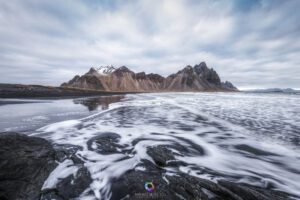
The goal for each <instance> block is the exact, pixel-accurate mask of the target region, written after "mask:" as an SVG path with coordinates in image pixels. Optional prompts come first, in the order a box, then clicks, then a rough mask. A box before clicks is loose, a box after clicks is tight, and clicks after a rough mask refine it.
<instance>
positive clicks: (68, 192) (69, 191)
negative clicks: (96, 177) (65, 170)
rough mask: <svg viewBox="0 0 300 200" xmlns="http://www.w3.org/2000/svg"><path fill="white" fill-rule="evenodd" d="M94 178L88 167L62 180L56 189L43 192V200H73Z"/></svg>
mask: <svg viewBox="0 0 300 200" xmlns="http://www.w3.org/2000/svg"><path fill="white" fill-rule="evenodd" d="M92 181H93V180H92V178H91V175H90V173H89V171H88V170H87V168H86V167H83V166H82V167H81V168H79V169H78V171H77V173H76V175H75V176H74V175H70V176H68V177H67V178H65V179H63V180H61V181H60V182H59V183H58V184H57V185H56V188H55V189H49V190H46V191H43V195H42V196H41V200H51V199H63V200H67V199H73V198H76V197H79V196H80V194H81V193H82V192H83V191H84V190H85V189H86V188H87V187H88V186H89V185H90V184H91V183H92Z"/></svg>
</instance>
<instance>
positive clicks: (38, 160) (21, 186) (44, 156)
mask: <svg viewBox="0 0 300 200" xmlns="http://www.w3.org/2000/svg"><path fill="white" fill-rule="evenodd" d="M56 166H57V164H56V162H55V151H54V149H53V147H52V146H51V144H50V143H49V142H48V141H46V140H45V139H41V138H36V137H28V136H26V135H21V134H18V133H1V134H0V199H1V200H14V199H24V200H26V199H28V200H29V199H30V200H32V199H38V198H39V195H40V190H41V188H42V185H43V183H44V181H45V180H46V178H47V177H48V175H49V174H50V173H51V171H52V170H54V169H55V167H56Z"/></svg>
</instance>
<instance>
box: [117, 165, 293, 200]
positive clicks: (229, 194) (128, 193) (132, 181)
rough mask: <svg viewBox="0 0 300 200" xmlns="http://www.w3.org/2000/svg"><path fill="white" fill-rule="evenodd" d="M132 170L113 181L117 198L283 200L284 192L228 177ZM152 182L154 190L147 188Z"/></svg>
mask: <svg viewBox="0 0 300 200" xmlns="http://www.w3.org/2000/svg"><path fill="white" fill-rule="evenodd" d="M154 169H155V168H152V171H150V172H149V171H148V170H147V171H134V170H132V171H129V172H127V173H126V174H125V175H123V176H122V177H121V178H119V179H118V180H115V181H114V182H113V184H112V198H111V199H113V200H117V199H162V200H166V199H170V200H176V199H178V200H180V199H187V200H193V199H201V200H208V199H210V200H211V199H213V200H221V199H225V200H233V199H234V200H269V199H272V200H284V199H288V198H287V196H286V194H285V193H282V192H277V191H270V190H267V189H262V188H256V187H253V186H249V185H244V184H236V183H231V182H226V181H221V182H219V183H214V182H212V181H209V180H205V179H201V178H197V177H193V176H190V175H188V174H176V175H172V176H169V175H166V174H165V173H164V170H159V169H157V170H156V171H153V170H154ZM145 182H152V183H153V184H154V186H155V190H154V192H148V191H147V190H146V189H145Z"/></svg>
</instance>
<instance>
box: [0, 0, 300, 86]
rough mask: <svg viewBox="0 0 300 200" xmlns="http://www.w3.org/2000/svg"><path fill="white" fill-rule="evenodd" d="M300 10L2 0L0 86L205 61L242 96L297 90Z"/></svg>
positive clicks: (184, 1)
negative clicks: (249, 91) (107, 69)
mask: <svg viewBox="0 0 300 200" xmlns="http://www.w3.org/2000/svg"><path fill="white" fill-rule="evenodd" d="M299 8H300V0H207V1H200V0H140V1H137V0H131V1H130V0H129V1H126V0H114V1H113V0H103V1H101V0H98V1H96V0H95V1H92V0H82V1H71V0H70V1H67V0H65V1H62V0H48V1H40V0H26V1H24V0H7V1H5V0H1V1H0V82H2V83H3V82H4V83H26V84H29V83H30V84H46V85H59V84H61V83H62V82H64V81H67V80H69V79H71V78H72V77H73V76H74V75H76V74H83V73H85V72H86V71H87V70H88V69H89V68H90V67H92V66H94V67H97V66H101V65H114V66H121V65H126V66H128V67H129V68H130V69H132V70H133V71H135V72H139V71H145V72H146V73H150V72H154V73H159V74H161V75H164V76H166V75H169V74H171V73H174V72H177V71H178V70H180V69H181V68H183V67H185V66H186V65H195V64H197V63H200V62H201V61H205V62H206V63H207V65H208V66H209V67H212V68H214V69H215V70H216V71H217V72H218V73H219V75H220V76H221V79H222V80H224V81H225V80H229V81H231V82H232V83H233V84H234V85H236V86H237V87H239V88H242V89H244V88H268V87H283V88H286V87H292V88H300V40H299V39H300V38H299V36H300V12H299Z"/></svg>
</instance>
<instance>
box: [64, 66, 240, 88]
mask: <svg viewBox="0 0 300 200" xmlns="http://www.w3.org/2000/svg"><path fill="white" fill-rule="evenodd" d="M61 86H63V87H75V88H84V89H95V90H104V91H122V92H164V91H165V92H167V91H174V92H183V91H238V89H237V88H236V87H234V86H233V84H232V83H230V82H228V81H226V82H221V79H220V77H219V75H218V73H217V72H216V71H215V70H214V69H212V68H208V67H207V65H206V63H205V62H201V63H200V64H198V65H195V66H194V67H192V66H190V65H188V66H186V67H185V68H183V69H182V70H180V71H178V72H177V73H175V74H171V75H170V76H168V77H163V76H161V75H159V74H153V73H151V74H146V73H145V72H139V73H135V72H133V71H131V70H130V69H128V68H127V67H125V66H122V67H119V68H117V69H116V68H114V67H113V66H107V67H100V68H97V69H95V68H91V69H90V70H89V71H88V72H87V73H86V74H84V75H82V76H79V75H76V76H75V77H74V78H73V79H71V80H70V81H69V82H66V83H63V84H62V85H61Z"/></svg>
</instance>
